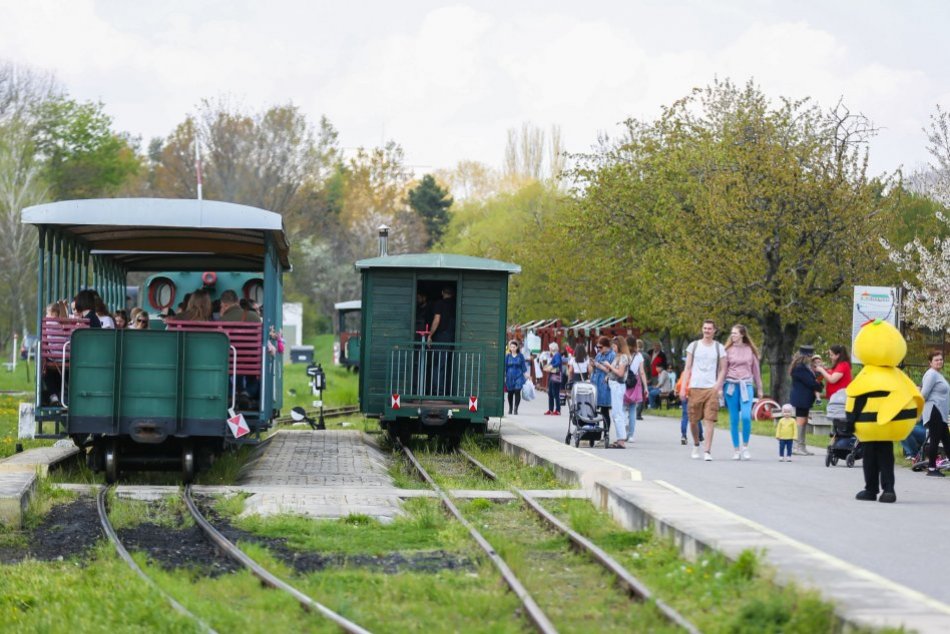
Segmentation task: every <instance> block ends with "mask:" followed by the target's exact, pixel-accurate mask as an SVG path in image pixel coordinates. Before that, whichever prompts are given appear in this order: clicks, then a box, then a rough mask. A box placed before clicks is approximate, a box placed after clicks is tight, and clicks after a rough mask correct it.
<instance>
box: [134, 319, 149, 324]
mask: <svg viewBox="0 0 950 634" xmlns="http://www.w3.org/2000/svg"><path fill="white" fill-rule="evenodd" d="M135 323H137V324H147V323H148V320H147V319H136V320H135Z"/></svg>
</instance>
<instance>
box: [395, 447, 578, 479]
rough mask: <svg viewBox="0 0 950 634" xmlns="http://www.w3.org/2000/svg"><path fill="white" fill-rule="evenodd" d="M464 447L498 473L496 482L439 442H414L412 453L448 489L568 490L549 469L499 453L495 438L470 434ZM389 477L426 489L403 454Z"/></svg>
mask: <svg viewBox="0 0 950 634" xmlns="http://www.w3.org/2000/svg"><path fill="white" fill-rule="evenodd" d="M461 448H462V449H464V450H465V451H467V452H468V453H470V454H471V455H472V456H474V457H475V458H476V459H477V460H478V461H479V462H481V463H482V464H484V465H485V466H486V467H488V468H489V469H491V470H492V471H494V472H495V475H497V476H498V481H497V482H492V481H491V480H489V479H488V478H486V477H484V476H483V475H482V474H481V472H480V471H479V470H478V469H477V468H475V467H474V466H470V465H469V464H468V461H467V460H466V459H465V458H464V457H462V456H461V455H458V454H455V453H450V452H448V451H446V450H445V449H443V448H440V447H439V442H438V440H436V439H432V440H422V439H418V438H416V439H414V440H413V445H412V451H413V453H414V454H415V456H416V459H417V460H419V462H420V464H422V466H423V468H425V470H426V471H428V472H429V475H430V476H432V478H433V479H434V480H435V481H436V483H438V485H439V486H441V487H443V488H445V489H465V490H483V491H497V490H504V489H507V488H508V487H509V486H515V487H519V488H522V489H561V488H566V487H565V485H563V484H562V483H561V482H559V481H558V479H557V477H556V476H555V475H554V470H553V469H551V468H550V467H546V466H539V465H526V464H524V463H522V462H521V461H520V460H518V459H516V458H514V457H512V456H509V455H507V454H503V453H501V452H500V451H498V442H497V440H496V439H486V438H484V437H481V436H475V435H467V436H465V437H464V438H463V439H462V445H461ZM389 476H390V477H391V478H392V479H393V482H394V483H395V485H396V486H397V487H399V488H401V489H427V488H428V485H427V484H426V483H425V482H424V481H423V480H421V479H420V478H419V476H418V474H417V473H416V470H415V467H413V466H412V463H411V462H409V460H408V459H407V458H406V457H405V455H404V454H403V453H402V452H399V453H396V452H393V454H392V460H391V461H390V466H389Z"/></svg>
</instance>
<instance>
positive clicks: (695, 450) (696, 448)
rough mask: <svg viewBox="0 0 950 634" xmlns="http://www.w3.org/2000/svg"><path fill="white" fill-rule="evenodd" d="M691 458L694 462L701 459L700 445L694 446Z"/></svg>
mask: <svg viewBox="0 0 950 634" xmlns="http://www.w3.org/2000/svg"><path fill="white" fill-rule="evenodd" d="M689 457H690V458H692V459H693V460H696V459H697V458H699V445H693V450H692V451H691V452H690V454H689Z"/></svg>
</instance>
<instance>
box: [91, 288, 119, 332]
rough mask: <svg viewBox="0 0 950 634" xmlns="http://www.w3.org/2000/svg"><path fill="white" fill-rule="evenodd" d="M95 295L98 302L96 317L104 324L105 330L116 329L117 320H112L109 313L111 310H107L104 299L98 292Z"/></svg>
mask: <svg viewBox="0 0 950 634" xmlns="http://www.w3.org/2000/svg"><path fill="white" fill-rule="evenodd" d="M93 293H95V302H96V317H98V318H99V322H100V323H101V324H102V327H103V328H112V329H114V328H115V320H114V319H112V315H111V314H110V313H109V309H108V308H106V303H105V302H104V301H103V300H102V297H101V296H100V295H99V293H96V291H93Z"/></svg>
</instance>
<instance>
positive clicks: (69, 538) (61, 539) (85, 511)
mask: <svg viewBox="0 0 950 634" xmlns="http://www.w3.org/2000/svg"><path fill="white" fill-rule="evenodd" d="M26 537H27V540H26V541H27V544H26V547H18V546H7V547H0V563H4V564H12V563H16V562H19V561H23V560H24V559H26V558H27V557H30V558H32V559H38V560H41V561H57V560H61V559H68V558H69V557H72V556H83V555H85V553H86V552H87V551H88V550H90V549H91V548H92V547H93V546H95V544H96V542H97V541H98V540H99V539H100V538H101V537H102V530H101V528H100V526H99V515H98V513H97V512H96V501H95V500H94V499H90V498H85V497H84V498H79V499H78V500H75V501H73V502H67V503H66V504H57V505H55V506H53V507H52V508H51V509H50V511H49V513H47V515H46V517H44V518H43V521H42V522H40V524H39V525H38V526H37V527H36V528H34V529H33V530H31V531H27V532H26Z"/></svg>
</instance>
